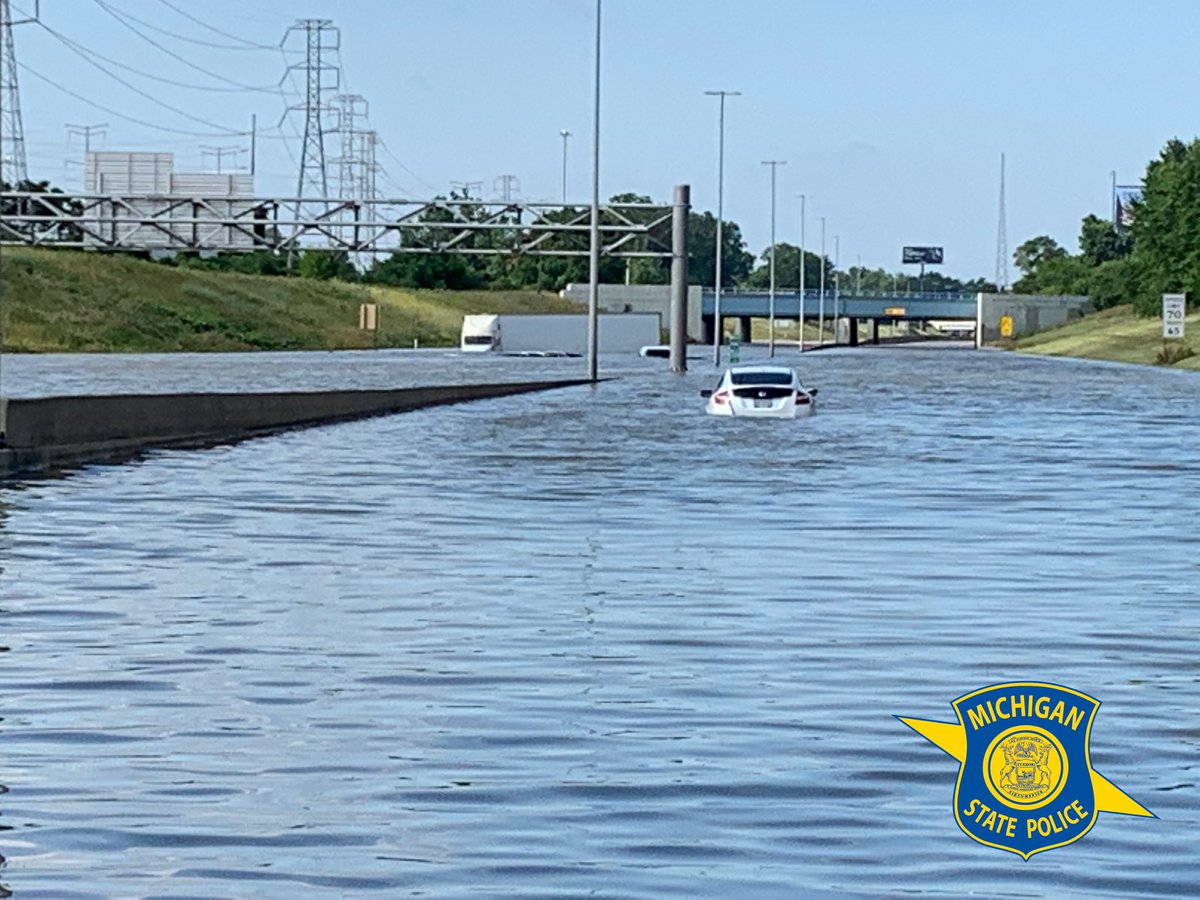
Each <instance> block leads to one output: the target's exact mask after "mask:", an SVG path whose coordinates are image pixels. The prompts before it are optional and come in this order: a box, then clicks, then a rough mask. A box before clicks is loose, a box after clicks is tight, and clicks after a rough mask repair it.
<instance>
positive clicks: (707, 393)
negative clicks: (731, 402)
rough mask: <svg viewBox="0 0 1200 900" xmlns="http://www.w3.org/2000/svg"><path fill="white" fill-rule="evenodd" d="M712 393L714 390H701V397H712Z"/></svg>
mask: <svg viewBox="0 0 1200 900" xmlns="http://www.w3.org/2000/svg"><path fill="white" fill-rule="evenodd" d="M712 395H713V392H712V391H701V392H700V396H701V397H711V396H712Z"/></svg>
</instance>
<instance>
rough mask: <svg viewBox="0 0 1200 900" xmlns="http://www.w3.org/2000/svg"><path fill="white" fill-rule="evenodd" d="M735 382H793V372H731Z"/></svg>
mask: <svg viewBox="0 0 1200 900" xmlns="http://www.w3.org/2000/svg"><path fill="white" fill-rule="evenodd" d="M730 375H731V376H732V380H733V383H734V384H791V383H792V373H791V372H731V373H730Z"/></svg>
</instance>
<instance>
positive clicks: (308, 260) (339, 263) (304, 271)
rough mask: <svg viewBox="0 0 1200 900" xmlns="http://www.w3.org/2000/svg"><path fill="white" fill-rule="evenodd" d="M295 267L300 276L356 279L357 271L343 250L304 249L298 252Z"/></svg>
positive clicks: (342, 279) (345, 279)
mask: <svg viewBox="0 0 1200 900" xmlns="http://www.w3.org/2000/svg"><path fill="white" fill-rule="evenodd" d="M297 269H298V271H299V273H300V277H301V278H319V279H321V280H328V279H330V278H337V279H340V280H341V281H356V280H357V279H358V272H357V271H356V270H355V268H354V265H353V264H352V263H351V262H350V256H349V254H347V253H346V251H345V250H318V249H312V250H304V251H302V252H301V253H300V263H299V265H298V266H297Z"/></svg>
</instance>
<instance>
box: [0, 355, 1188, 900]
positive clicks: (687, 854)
mask: <svg viewBox="0 0 1200 900" xmlns="http://www.w3.org/2000/svg"><path fill="white" fill-rule="evenodd" d="M694 352H697V353H699V352H700V351H694ZM781 357H782V358H783V359H784V360H786V361H793V362H794V361H796V355H795V352H794V350H790V349H789V350H785V351H783V352H782V353H781ZM692 367H693V371H692V372H691V373H690V374H689V375H687V376H686V377H675V376H672V375H670V374H668V373H667V372H666V371H665V362H664V361H661V360H640V359H624V360H620V359H617V358H612V359H608V358H605V359H603V360H602V373H603V372H608V373H617V374H620V376H621V377H620V378H618V379H617V380H614V381H610V382H606V383H602V384H600V385H599V386H596V387H594V388H593V387H578V388H570V389H564V390H557V391H551V392H548V393H542V394H532V395H523V396H518V397H508V398H502V399H496V400H487V401H482V402H478V403H473V404H466V405H460V406H452V407H442V408H437V409H430V410H424V411H418V412H413V413H409V414H405V415H398V416H392V417H388V418H380V419H373V420H369V421H361V422H355V423H351V424H344V425H337V426H331V427H325V428H317V429H310V430H305V431H295V432H290V433H287V434H284V435H280V436H275V437H270V438H264V439H260V440H254V441H249V442H245V443H242V444H238V445H235V446H226V447H218V448H214V449H210V450H201V451H169V452H167V451H164V452H154V453H150V454H148V455H147V456H146V457H145V458H144V459H142V460H140V461H138V462H135V463H131V464H128V465H119V466H96V467H90V468H86V469H82V470H79V471H76V472H74V473H72V474H69V475H67V476H65V477H62V478H58V479H45V480H34V481H29V482H25V483H21V484H15V485H9V486H6V487H4V488H2V489H0V561H2V564H3V573H2V575H0V643H2V644H3V650H4V652H2V653H0V687H2V693H0V716H2V717H3V721H0V748H2V752H0V782H2V783H3V784H4V785H5V786H6V787H7V788H8V792H7V793H6V794H4V795H3V796H0V828H3V831H0V852H2V853H3V855H4V856H5V857H7V865H6V868H4V869H3V871H0V882H2V883H3V885H4V886H5V887H6V888H7V889H8V890H10V891H11V892H12V894H13V896H15V897H17V898H22V900H28V898H51V897H53V898H83V897H87V898H92V897H163V898H165V897H171V898H185V897H188V898H200V897H244V898H259V897H286V898H296V897H321V898H326V897H328V898H333V897H347V896H377V897H398V896H409V895H423V896H430V897H439V898H442V897H462V898H468V897H471V898H474V897H481V896H520V897H528V896H548V897H585V896H586V897H670V896H674V897H697V896H706V897H733V896H737V897H798V896H861V897H881V896H909V897H911V896H914V895H915V896H933V897H942V896H954V897H957V896H963V895H967V894H971V895H975V896H987V897H1038V896H1054V897H1098V896H1100V897H1121V898H1125V897H1178V896H1184V895H1195V894H1196V892H1197V884H1198V883H1200V851H1197V848H1196V834H1197V833H1198V828H1200V799H1198V794H1197V768H1198V766H1200V757H1198V751H1200V725H1198V722H1200V687H1198V681H1200V665H1198V663H1197V657H1198V650H1200V632H1198V629H1197V625H1198V613H1197V591H1198V589H1200V453H1198V451H1197V448H1198V447H1200V379H1198V378H1197V376H1196V375H1195V374H1192V373H1177V372H1171V371H1161V370H1157V369H1151V368H1136V367H1131V366H1120V365H1105V364H1094V363H1091V364H1089V363H1079V362H1072V361H1062V360H1047V359H1033V358H1023V357H1020V356H1016V355H1010V354H1003V353H997V352H974V351H970V350H953V349H947V348H937V349H917V348H911V347H910V348H865V349H862V350H858V351H844V352H842V351H838V352H822V353H813V354H806V355H805V357H804V359H803V360H802V364H801V366H800V367H801V371H802V375H803V377H804V379H805V381H806V382H807V383H808V384H810V385H815V386H818V387H819V388H820V402H821V406H820V410H819V412H818V414H817V415H816V416H814V417H813V418H811V419H807V420H797V421H791V422H778V421H776V422H769V421H767V422H764V421H744V420H743V421H737V420H714V419H709V418H706V417H705V416H703V415H701V413H700V409H701V402H702V401H701V400H700V398H699V396H698V391H699V389H700V388H702V387H709V386H711V385H712V384H713V383H714V382H715V380H716V378H715V374H714V373H715V370H714V369H713V367H712V365H711V362H710V361H709V360H707V358H705V359H698V360H695V361H693V363H692ZM582 369H583V363H582V361H581V360H512V359H499V358H482V359H481V358H472V359H469V360H465V361H464V360H462V359H461V358H460V357H459V356H458V355H457V354H456V353H454V352H434V351H428V352H426V351H420V352H410V353H402V352H391V353H359V354H336V353H335V354H293V355H286V354H263V355H253V356H251V355H246V356H241V357H219V356H209V357H179V358H176V357H167V358H164V357H142V358H116V357H70V358H66V357H25V358H21V357H18V358H14V357H8V358H6V359H5V361H4V379H5V391H6V392H8V393H11V394H14V395H35V394H39V393H40V394H45V393H79V392H84V391H88V390H97V391H103V390H131V391H154V390H190V389H219V390H224V389H234V390H236V389H241V388H246V389H263V388H266V389H269V388H272V387H280V388H284V387H287V388H307V387H314V388H315V387H326V386H332V387H353V386H360V387H377V386H384V385H393V384H394V385H404V384H414V383H443V382H448V381H458V380H479V379H491V378H497V379H498V380H523V379H527V378H535V377H543V376H556V375H562V376H564V377H570V376H578V375H579V374H580V373H581V371H582ZM1020 680H1034V681H1050V682H1057V683H1061V684H1065V685H1069V686H1071V687H1074V688H1076V689H1078V690H1081V691H1083V692H1085V693H1088V694H1091V695H1092V696H1095V697H1097V698H1099V699H1100V700H1101V701H1103V706H1102V707H1101V709H1100V712H1099V713H1098V715H1097V717H1096V721H1095V724H1094V727H1093V730H1092V735H1091V740H1092V760H1093V763H1094V764H1095V766H1096V768H1097V769H1098V770H1100V771H1101V772H1103V773H1104V774H1105V775H1106V776H1107V777H1108V778H1109V779H1110V780H1111V781H1113V782H1114V783H1115V784H1117V785H1118V786H1120V787H1121V788H1122V789H1124V790H1125V791H1127V792H1128V793H1129V794H1131V795H1132V796H1133V797H1134V798H1135V799H1137V800H1138V801H1140V802H1141V803H1142V804H1144V805H1145V806H1147V807H1148V808H1150V809H1151V810H1152V811H1153V812H1155V813H1156V814H1157V816H1158V818H1157V819H1148V818H1136V817H1128V816H1120V815H1113V814H1104V815H1101V816H1100V818H1099V821H1098V822H1097V824H1096V826H1095V827H1094V828H1093V829H1092V830H1091V831H1090V832H1089V833H1088V834H1087V835H1086V836H1085V837H1083V838H1082V839H1081V840H1079V841H1078V842H1076V843H1074V844H1071V845H1070V846H1067V847H1063V848H1061V849H1056V850H1053V851H1049V852H1046V853H1041V854H1038V855H1036V856H1034V857H1033V858H1031V859H1030V860H1029V861H1028V862H1023V861H1022V860H1021V859H1020V858H1019V857H1017V856H1015V855H1013V854H1010V853H1004V852H1001V851H999V850H995V849H992V848H989V847H985V846H983V845H981V844H979V843H976V842H974V841H972V840H970V839H969V838H968V837H967V836H966V835H964V834H963V833H962V832H961V831H960V830H959V828H958V827H957V825H956V824H955V821H954V817H953V815H952V810H951V802H952V796H953V791H954V783H955V777H956V774H957V768H958V766H957V763H956V762H955V761H954V760H953V759H951V757H949V756H947V755H946V754H944V753H942V752H941V751H940V750H938V749H937V748H936V747H935V746H934V745H932V744H930V743H928V742H926V741H925V740H923V739H922V738H921V737H919V736H918V735H916V734H915V733H914V732H912V731H910V730H909V729H908V728H906V727H905V726H904V725H903V724H902V723H900V722H898V721H897V720H896V719H895V718H893V716H895V715H907V716H916V717H921V718H928V719H940V720H947V721H948V720H953V718H954V714H953V711H952V709H951V707H950V701H951V700H953V699H954V698H956V697H958V696H960V695H962V694H965V693H967V692H969V691H971V690H973V689H975V688H978V687H982V686H985V685H989V684H993V683H996V682H1002V681H1020Z"/></svg>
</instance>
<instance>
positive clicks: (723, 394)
mask: <svg viewBox="0 0 1200 900" xmlns="http://www.w3.org/2000/svg"><path fill="white" fill-rule="evenodd" d="M728 402H729V393H728V392H727V391H717V392H716V393H715V394H713V403H715V404H717V406H724V405H725V404H726V403H728Z"/></svg>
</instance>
